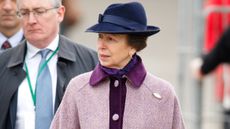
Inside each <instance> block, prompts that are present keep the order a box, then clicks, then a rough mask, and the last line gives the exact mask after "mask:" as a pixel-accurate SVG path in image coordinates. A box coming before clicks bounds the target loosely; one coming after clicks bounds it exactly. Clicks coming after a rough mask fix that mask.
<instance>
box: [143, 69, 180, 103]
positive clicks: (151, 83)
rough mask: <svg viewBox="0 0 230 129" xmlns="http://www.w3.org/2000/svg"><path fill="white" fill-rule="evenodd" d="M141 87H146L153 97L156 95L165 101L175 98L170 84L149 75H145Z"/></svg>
mask: <svg viewBox="0 0 230 129" xmlns="http://www.w3.org/2000/svg"><path fill="white" fill-rule="evenodd" d="M143 85H144V86H145V87H147V88H148V89H149V90H150V91H151V92H152V93H153V95H154V94H156V93H157V94H159V95H160V96H161V97H162V98H164V99H165V101H167V100H168V99H174V98H175V96H176V93H175V89H174V86H173V85H172V84H171V83H169V82H168V81H166V80H164V79H162V78H159V77H157V76H155V75H152V74H151V73H147V75H146V78H145V80H144V82H143Z"/></svg>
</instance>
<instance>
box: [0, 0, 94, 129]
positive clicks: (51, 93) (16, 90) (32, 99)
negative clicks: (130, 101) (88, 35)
mask: <svg viewBox="0 0 230 129" xmlns="http://www.w3.org/2000/svg"><path fill="white" fill-rule="evenodd" d="M17 6H18V15H19V17H20V19H21V23H22V28H23V31H24V36H25V39H26V40H25V41H23V42H22V43H21V44H20V45H18V46H16V47H14V48H12V49H9V51H5V52H4V53H2V54H1V55H0V60H1V61H0V82H1V83H0V103H1V106H0V113H1V115H0V129H48V128H49V125H50V122H51V120H52V117H53V115H54V113H55V111H56V109H57V107H58V106H59V104H60V101H61V99H62V96H63V94H64V91H65V89H66V86H67V84H68V82H69V81H70V79H71V78H72V77H74V76H76V75H78V74H81V73H83V72H87V71H90V70H92V69H93V68H94V67H95V65H96V63H97V61H98V59H97V54H96V52H95V51H92V50H90V49H88V48H86V47H83V46H81V45H79V44H75V43H74V42H72V41H70V40H68V39H67V38H65V37H64V36H60V35H59V34H58V33H59V25H60V23H61V22H62V20H63V17H64V13H65V7H64V6H62V5H61V1H60V0H18V1H17ZM44 53H48V55H47V56H46V55H45V54H44Z"/></svg>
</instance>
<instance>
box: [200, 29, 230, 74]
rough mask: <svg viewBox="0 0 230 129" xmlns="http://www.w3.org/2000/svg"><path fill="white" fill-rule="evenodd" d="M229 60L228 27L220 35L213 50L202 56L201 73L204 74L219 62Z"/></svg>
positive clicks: (229, 35) (229, 30)
mask: <svg viewBox="0 0 230 129" xmlns="http://www.w3.org/2000/svg"><path fill="white" fill-rule="evenodd" d="M229 62H230V28H228V30H227V31H226V32H225V33H224V34H223V35H222V37H221V38H220V39H219V41H218V42H217V45H216V46H215V48H213V50H212V51H211V52H210V53H209V54H207V55H205V56H204V57H203V64H202V66H201V73H202V74H203V75H206V74H208V73H210V72H211V71H213V70H214V69H215V68H216V67H217V66H218V65H219V64H221V63H229Z"/></svg>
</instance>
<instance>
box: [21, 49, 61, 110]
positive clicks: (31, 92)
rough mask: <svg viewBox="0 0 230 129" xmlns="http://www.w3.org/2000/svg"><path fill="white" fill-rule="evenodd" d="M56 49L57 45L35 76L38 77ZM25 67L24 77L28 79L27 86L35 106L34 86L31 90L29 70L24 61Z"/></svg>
mask: <svg viewBox="0 0 230 129" xmlns="http://www.w3.org/2000/svg"><path fill="white" fill-rule="evenodd" d="M58 49H59V47H57V48H56V50H55V51H54V52H53V53H52V55H51V56H50V57H49V58H48V60H46V62H44V64H42V66H41V68H40V69H39V71H38V74H37V78H38V77H39V75H40V74H41V72H42V70H43V69H44V68H45V66H46V65H47V64H48V62H49V61H50V60H51V58H52V57H53V56H54V55H55V54H56V53H57V51H58ZM25 68H26V79H27V81H28V84H29V88H30V94H31V97H32V100H33V103H34V106H36V88H35V90H34V92H33V89H32V84H31V81H30V76H29V71H28V67H27V64H26V63H25Z"/></svg>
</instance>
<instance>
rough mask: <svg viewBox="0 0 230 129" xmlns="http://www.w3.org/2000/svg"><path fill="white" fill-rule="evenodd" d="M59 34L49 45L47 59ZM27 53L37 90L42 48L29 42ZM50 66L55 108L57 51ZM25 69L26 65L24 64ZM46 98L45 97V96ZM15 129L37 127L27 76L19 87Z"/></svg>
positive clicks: (32, 79)
mask: <svg viewBox="0 0 230 129" xmlns="http://www.w3.org/2000/svg"><path fill="white" fill-rule="evenodd" d="M58 41H59V35H57V36H56V38H55V39H54V40H53V41H52V42H51V43H50V45H49V46H48V47H47V48H48V49H50V50H52V52H50V53H49V54H48V56H47V59H48V58H49V57H50V56H51V55H52V53H53V52H54V51H55V49H56V48H57V47H58ZM27 48H28V49H27V53H26V57H25V62H26V64H27V67H28V73H29V77H30V81H31V85H32V89H33V92H34V91H35V84H36V78H37V74H38V67H39V63H40V60H41V55H40V54H37V53H38V52H39V51H40V49H38V48H36V47H35V46H33V45H31V44H30V43H28V42H27ZM48 67H49V70H50V73H51V79H52V92H53V93H52V94H53V109H54V104H55V97H56V85H57V53H56V54H55V55H54V56H53V57H52V59H51V60H50V61H49V62H48ZM24 69H25V65H24ZM44 99H45V98H44ZM15 129H35V106H34V104H33V99H32V96H31V93H30V89H29V84H28V80H27V78H25V79H24V80H23V81H22V83H21V84H20V85H19V88H18V104H17V114H16V126H15Z"/></svg>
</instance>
